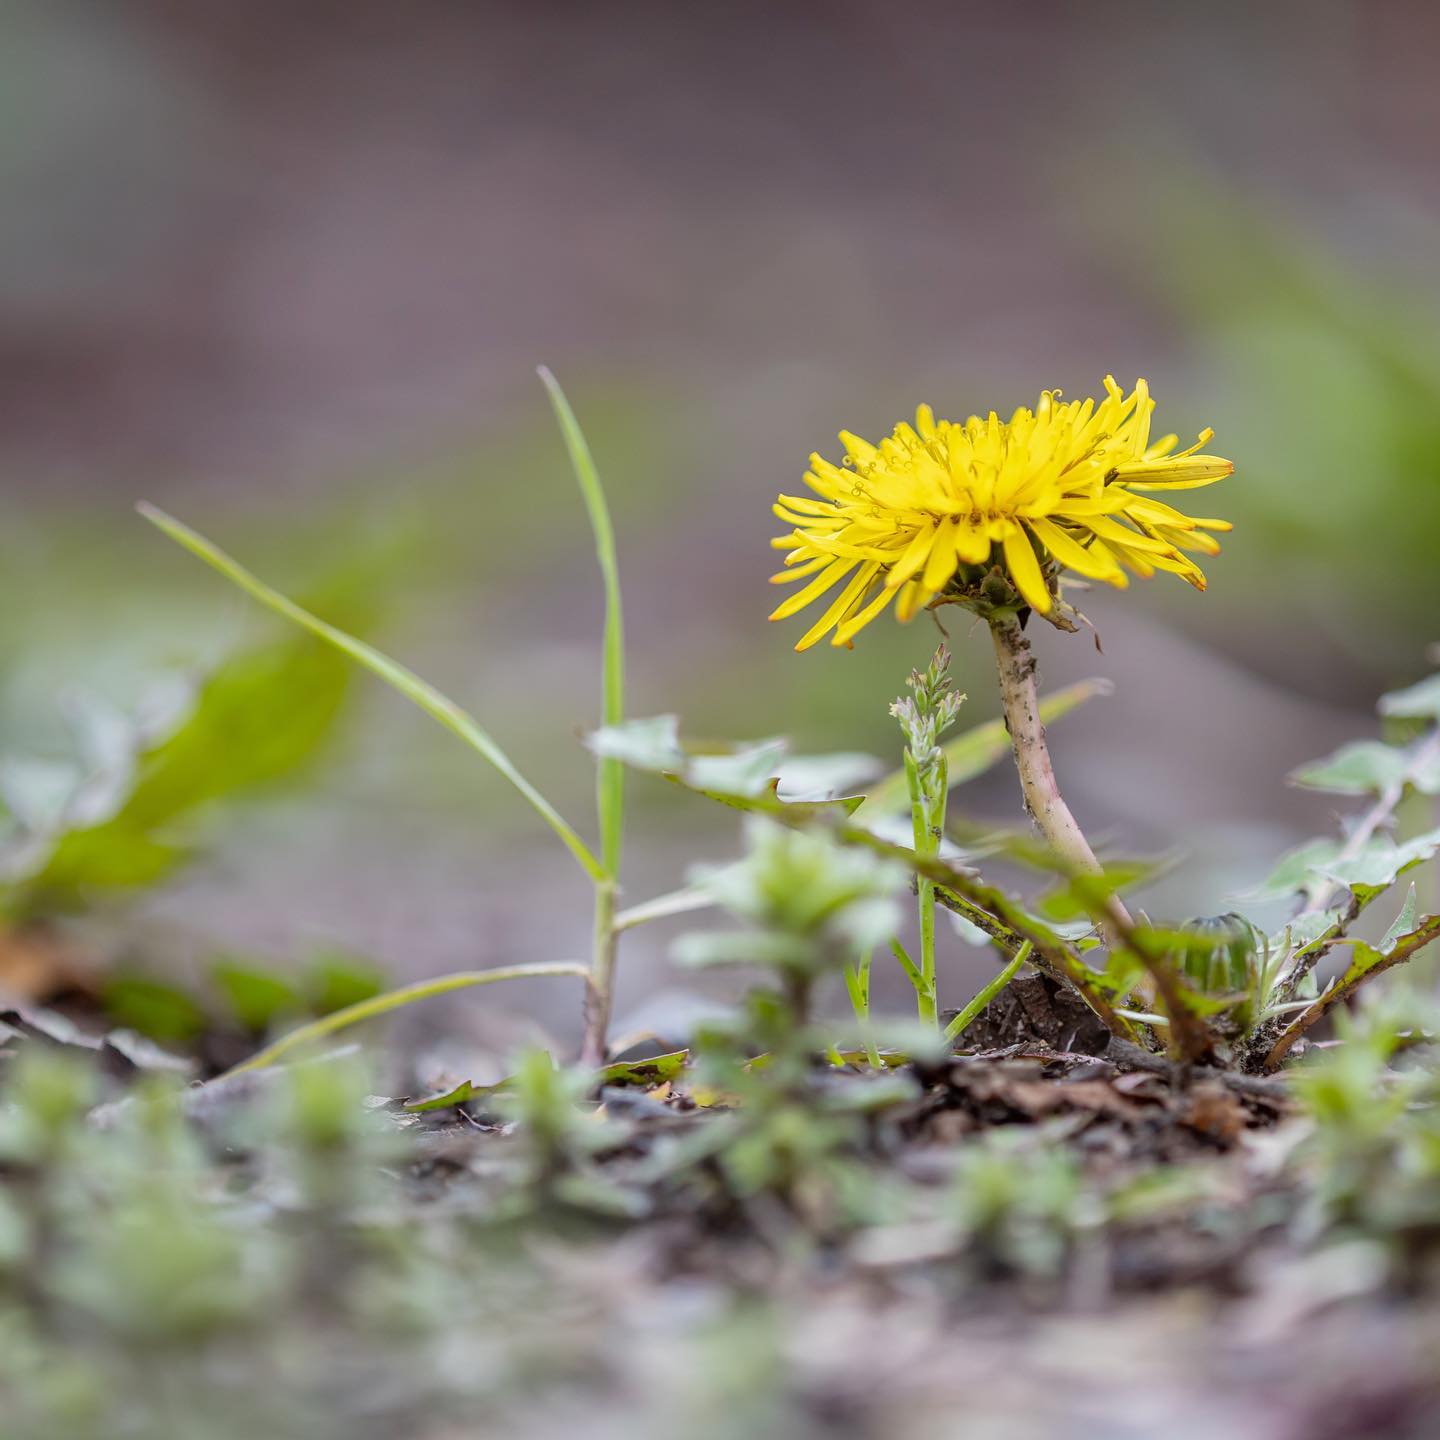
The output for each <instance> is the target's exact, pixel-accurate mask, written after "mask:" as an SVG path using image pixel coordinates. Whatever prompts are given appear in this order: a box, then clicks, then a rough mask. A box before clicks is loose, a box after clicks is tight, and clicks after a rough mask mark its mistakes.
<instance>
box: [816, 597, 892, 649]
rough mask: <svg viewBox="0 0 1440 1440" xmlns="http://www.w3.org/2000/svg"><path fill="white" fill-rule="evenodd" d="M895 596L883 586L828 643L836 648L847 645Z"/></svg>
mask: <svg viewBox="0 0 1440 1440" xmlns="http://www.w3.org/2000/svg"><path fill="white" fill-rule="evenodd" d="M894 598H895V592H894V591H893V590H887V589H885V588H884V587H883V586H882V587H881V590H880V593H879V594H878V595H877V596H876V597H875V598H874V599H873V600H872V601H871V602H870V603H869V604H868V605H867V606H865V608H864V609H863V610H857V611H856V612H855V614H853V615H852V616H851V617H850V618H849V619H848V620H847V621H845V623H844V624H843V625H841V626H840V628H839V629H838V630H836V632H835V635H834V637H833V638H832V639H831V641H830V643H831V644H832V645H834V646H836V647H837V648H842V649H843V648H844V647H845V646H846V645H848V644H849V643H850V642H851V641H852V640H853V639H854V638H855V636H856V635H857V634H859V632H860V631H861V630H863V629H864V628H865V627H866V626H867V625H868V624H869V623H870V622H871V621H872V620H873V619H874V618H875V617H876V616H877V615H878V614H879V613H880V612H881V611H882V610H883V609H884V608H885V607H886V606H887V605H888V604H889V603H890V602H891V600H893V599H894Z"/></svg>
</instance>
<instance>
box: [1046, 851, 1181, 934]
mask: <svg viewBox="0 0 1440 1440" xmlns="http://www.w3.org/2000/svg"><path fill="white" fill-rule="evenodd" d="M1159 869H1160V865H1159V863H1158V862H1156V861H1153V860H1112V861H1110V862H1108V863H1107V864H1105V865H1104V866H1103V867H1102V877H1103V878H1102V877H1093V876H1086V877H1084V879H1083V881H1082V882H1071V883H1069V884H1065V885H1060V886H1057V887H1056V888H1055V889H1054V890H1051V891H1049V892H1048V893H1047V894H1045V895H1042V896H1041V897H1040V899H1039V901H1038V902H1037V904H1036V909H1037V911H1038V913H1039V914H1040V915H1042V916H1044V918H1045V919H1047V920H1051V921H1054V920H1086V921H1087V924H1088V922H1089V917H1090V915H1091V914H1092V911H1093V908H1094V902H1095V887H1096V885H1097V884H1099V885H1102V886H1103V887H1104V888H1105V889H1108V890H1111V891H1116V890H1133V889H1134V888H1136V887H1137V886H1139V885H1141V884H1142V883H1143V882H1145V881H1147V880H1151V879H1153V878H1154V877H1155V874H1156V872H1157V871H1158V870H1159Z"/></svg>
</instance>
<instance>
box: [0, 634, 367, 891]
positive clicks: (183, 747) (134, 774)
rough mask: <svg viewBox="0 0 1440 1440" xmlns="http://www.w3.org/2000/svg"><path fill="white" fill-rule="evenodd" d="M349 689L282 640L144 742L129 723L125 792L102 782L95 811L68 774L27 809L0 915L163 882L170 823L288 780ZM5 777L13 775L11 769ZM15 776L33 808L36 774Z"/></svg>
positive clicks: (171, 857)
mask: <svg viewBox="0 0 1440 1440" xmlns="http://www.w3.org/2000/svg"><path fill="white" fill-rule="evenodd" d="M349 680H350V674H349V670H348V667H347V666H346V665H345V663H344V661H343V660H342V659H341V658H340V657H339V656H337V655H335V654H333V653H332V652H329V651H328V650H327V648H326V647H325V646H324V645H322V644H320V643H319V642H318V641H316V640H314V639H312V638H311V637H309V636H298V637H290V636H286V637H285V638H284V639H283V640H280V641H277V642H272V643H270V644H267V645H263V646H259V647H255V648H252V649H248V650H244V651H241V652H239V653H237V654H236V655H234V656H232V657H230V658H229V659H227V660H224V661H222V662H221V664H220V665H219V666H218V667H217V668H216V669H215V670H214V671H213V672H212V673H211V674H210V675H209V676H208V677H207V678H206V679H205V680H203V681H202V682H201V683H200V684H199V686H198V687H196V688H195V689H194V690H193V691H192V696H191V700H190V704H189V706H188V708H186V709H184V710H183V711H181V712H180V713H178V714H174V715H172V716H171V725H172V727H173V728H170V729H168V730H167V731H166V732H165V733H163V734H160V735H154V734H147V733H146V732H145V730H144V728H143V727H142V726H140V725H139V724H136V723H133V722H132V723H131V727H130V732H129V746H130V753H129V757H128V760H127V761H126V762H125V770H124V773H123V777H122V780H123V783H107V786H106V791H107V797H108V798H107V800H106V803H105V805H104V806H103V807H100V806H97V805H96V804H95V797H96V793H97V792H96V789H95V784H94V776H93V775H92V776H89V777H85V776H81V775H80V773H79V772H78V771H74V770H72V771H71V774H72V776H74V777H75V779H74V781H73V783H72V785H71V788H70V791H69V793H68V795H67V796H66V797H64V798H63V800H62V801H61V802H60V803H59V804H55V803H53V799H52V800H51V801H47V803H46V806H45V808H44V809H43V811H42V809H41V808H40V807H39V805H38V802H37V804H36V805H32V806H31V807H30V808H29V812H28V815H27V816H26V820H27V830H28V833H27V834H26V835H24V836H23V837H22V839H21V841H20V842H15V841H12V842H11V846H10V849H11V854H12V863H11V865H10V867H8V868H9V873H8V874H6V875H5V878H4V881H3V882H0V911H4V912H6V913H9V914H11V915H24V916H33V915H37V914H43V913H47V912H52V911H63V910H71V909H77V908H81V907H83V906H84V905H85V904H86V903H87V902H88V901H89V900H90V899H91V898H92V896H93V895H94V894H95V893H97V892H103V891H107V890H120V889H133V888H138V887H142V886H147V885H152V884H154V883H156V882H157V881H159V880H162V879H163V878H164V877H165V876H166V875H167V874H168V873H169V872H170V871H171V870H173V869H174V868H175V866H177V865H178V864H180V863H181V862H182V861H183V860H184V859H185V858H186V857H187V856H188V854H189V853H190V843H189V836H188V835H186V834H184V833H182V831H181V830H180V828H179V822H181V821H183V820H187V819H189V818H190V817H191V816H192V815H193V814H194V813H195V812H197V811H199V810H200V809H201V808H202V807H204V806H205V805H207V804H211V803H213V802H215V801H218V800H221V799H223V798H226V797H229V796H233V795H235V794H237V793H240V792H243V791H247V790H253V789H256V788H259V787H261V786H263V785H265V784H268V783H272V782H275V781H278V780H281V779H283V778H286V777H288V776H291V775H294V774H296V773H298V772H299V771H300V770H302V769H303V768H304V766H305V765H307V764H308V763H309V762H311V761H312V760H313V759H314V758H315V756H316V755H317V754H318V753H319V751H320V748H321V747H322V745H323V744H324V742H325V741H326V740H327V739H328V738H329V736H330V734H331V733H332V731H333V728H334V724H335V720H336V718H337V716H338V714H339V711H340V707H341V704H342V702H343V700H344V698H345V694H346V690H347V688H348V685H349ZM110 743H111V744H112V747H113V749H112V760H114V759H115V757H116V756H117V755H118V754H120V753H121V747H119V745H118V744H117V743H116V741H115V739H114V737H113V735H112V736H111V737H110ZM116 763H118V761H117V762H116ZM52 768H53V767H52ZM7 770H8V771H9V773H11V774H12V775H14V774H15V773H17V772H16V767H15V766H14V765H13V764H12V765H11V766H9V767H7ZM18 773H19V774H20V775H22V776H24V775H26V774H29V776H30V778H29V780H28V781H26V782H25V784H26V786H27V787H28V789H27V793H28V794H29V795H30V796H31V798H32V799H34V798H35V795H36V793H37V787H38V782H37V781H36V779H35V774H36V773H38V772H35V771H34V768H33V767H30V768H29V769H26V768H23V767H22V769H21V770H20V771H19V772H18ZM98 809H103V810H104V811H107V812H108V813H96V811H97V810H98ZM17 854H18V855H19V857H20V859H19V861H18V863H17V862H16V861H15V859H14V857H15V856H16V855H17Z"/></svg>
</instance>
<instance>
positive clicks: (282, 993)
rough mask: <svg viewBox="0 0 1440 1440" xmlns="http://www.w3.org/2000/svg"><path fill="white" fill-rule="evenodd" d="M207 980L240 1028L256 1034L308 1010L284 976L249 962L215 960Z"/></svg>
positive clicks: (297, 992)
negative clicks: (221, 998)
mask: <svg viewBox="0 0 1440 1440" xmlns="http://www.w3.org/2000/svg"><path fill="white" fill-rule="evenodd" d="M210 978H211V979H212V980H213V981H214V982H215V986H216V988H217V989H218V990H219V991H220V993H221V995H222V996H224V998H225V1003H226V1005H227V1006H228V1007H229V1009H230V1013H231V1014H232V1015H233V1016H234V1017H235V1019H236V1020H237V1021H238V1022H239V1024H240V1025H241V1027H242V1028H243V1029H246V1030H249V1031H251V1032H252V1033H254V1034H257V1035H258V1034H262V1033H263V1032H264V1031H266V1030H269V1029H270V1028H271V1027H272V1026H273V1025H274V1024H275V1023H276V1022H277V1021H278V1020H281V1019H285V1018H289V1017H293V1016H295V1015H299V1014H303V1013H304V1012H305V1010H306V1009H307V1008H308V1007H307V1006H306V1004H305V1001H304V1000H303V999H302V997H301V995H300V992H299V991H298V990H297V989H296V988H295V986H294V985H293V984H291V982H290V981H289V980H287V979H286V978H285V977H284V976H283V975H279V974H277V973H276V972H275V971H273V970H271V969H268V968H267V967H265V966H263V965H256V964H253V963H252V962H250V961H241V960H217V961H216V962H215V963H214V964H212V965H211V967H210Z"/></svg>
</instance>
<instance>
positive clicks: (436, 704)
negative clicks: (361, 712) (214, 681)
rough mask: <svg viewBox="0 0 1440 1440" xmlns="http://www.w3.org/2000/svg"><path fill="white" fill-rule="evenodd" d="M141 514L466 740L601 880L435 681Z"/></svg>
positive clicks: (584, 849) (170, 525) (599, 870)
mask: <svg viewBox="0 0 1440 1440" xmlns="http://www.w3.org/2000/svg"><path fill="white" fill-rule="evenodd" d="M138 508H139V511H140V513H141V514H142V515H143V516H144V517H145V518H146V519H147V520H148V521H150V523H151V524H152V525H154V526H155V527H156V529H158V530H160V531H161V532H163V533H164V534H165V535H167V536H169V538H170V539H172V540H173V541H175V543H176V544H177V545H179V546H181V547H182V548H183V549H186V550H188V551H189V552H190V553H191V554H192V555H194V556H195V557H196V558H197V559H199V560H203V561H204V562H205V563H206V564H207V565H209V566H210V567H211V569H213V570H215V571H217V572H218V573H219V574H221V575H223V576H224V577H225V578H226V579H227V580H229V581H230V582H231V583H232V584H233V585H236V586H238V587H239V588H240V589H241V590H243V591H244V592H245V593H246V594H247V595H249V596H250V597H251V598H252V599H254V600H258V601H259V602H260V604H262V605H264V606H265V607H266V608H267V609H269V610H272V611H274V612H275V614H277V615H280V616H283V617H284V618H285V619H286V620H289V621H290V622H291V623H292V624H295V625H298V626H299V627H300V628H301V629H302V630H305V631H308V632H309V633H310V634H311V635H313V636H315V637H317V638H318V639H319V640H321V641H322V642H323V643H324V644H326V645H329V646H332V647H333V648H334V649H335V650H337V651H339V652H340V653H341V654H342V655H347V656H349V658H350V659H351V660H353V661H355V663H356V664H357V665H360V666H362V667H364V668H365V669H366V670H368V671H369V672H370V673H371V674H372V675H374V676H376V677H377V678H379V679H381V680H383V681H384V682H385V683H386V684H387V685H389V686H390V688H391V689H392V690H395V691H397V692H398V693H399V694H401V695H403V696H404V697H405V698H406V699H407V700H409V701H410V702H411V704H413V705H415V706H416V707H417V708H418V709H420V710H423V711H424V712H425V713H426V714H427V715H429V716H430V718H431V719H432V720H434V721H435V722H436V723H437V724H440V725H443V726H444V727H445V729H447V730H449V731H450V733H451V734H452V735H454V736H456V737H457V738H458V739H460V740H462V741H464V743H465V744H466V745H468V746H469V747H470V748H471V749H472V750H474V751H475V752H476V753H477V754H479V755H480V756H482V757H483V758H484V759H485V760H486V761H487V762H488V763H489V764H490V765H491V766H493V767H494V768H495V769H496V770H498V771H499V772H500V774H501V775H503V776H504V777H505V779H506V780H508V781H509V782H510V784H511V785H513V786H514V787H515V789H516V790H518V791H519V792H520V793H521V795H523V796H524V797H525V799H526V800H527V801H529V803H530V806H531V808H532V809H533V810H534V811H535V812H536V814H538V815H539V816H540V818H541V819H542V820H544V821H545V823H546V824H547V825H549V827H550V828H551V830H552V831H553V832H554V833H555V835H556V836H557V837H558V838H559V839H560V842H561V843H562V844H563V845H564V846H565V848H566V849H567V850H568V851H569V852H570V854H571V855H572V856H573V857H574V858H575V860H576V862H577V863H578V864H579V865H580V867H581V868H582V869H583V870H584V871H585V873H586V874H587V875H589V876H590V878H591V879H592V880H603V879H604V878H605V869H604V866H603V865H602V864H601V862H600V861H599V860H598V859H596V857H595V856H594V855H593V854H592V853H591V851H590V848H589V846H587V845H586V844H585V842H584V841H583V840H582V839H581V838H580V836H579V835H578V834H577V833H576V832H575V830H574V829H573V827H572V826H571V825H570V824H569V822H568V821H566V819H565V818H564V817H563V816H562V815H561V814H560V812H559V811H558V810H556V809H555V807H554V806H553V805H551V803H550V802H549V801H548V800H547V799H546V798H545V797H544V796H543V795H542V794H541V793H540V792H539V791H538V790H537V789H536V788H535V787H534V785H532V784H531V783H530V781H529V780H527V779H526V778H525V777H524V775H522V774H521V773H520V771H519V770H517V769H516V768H515V766H514V764H513V763H512V762H511V760H510V757H509V756H508V755H506V754H505V752H504V751H503V750H501V748H500V747H499V746H498V745H497V744H496V743H495V741H494V740H493V739H491V737H490V735H489V734H488V733H487V731H486V730H485V729H484V727H483V726H482V725H481V724H480V722H479V721H478V720H476V719H475V717H474V716H473V715H471V714H470V713H469V712H468V711H466V710H464V709H462V708H461V707H460V706H459V705H457V704H456V703H455V702H454V701H453V700H452V699H450V697H449V696H448V695H444V694H442V693H441V692H440V691H439V690H437V689H436V688H435V687H434V686H433V685H431V684H429V683H428V682H427V681H424V680H422V679H421V678H420V677H419V676H418V675H417V674H415V672H414V671H413V670H410V669H408V668H407V667H406V666H404V665H401V664H399V663H398V662H397V661H395V660H392V659H391V658H390V657H389V656H388V655H386V654H385V653H384V652H383V651H380V650H377V649H376V648H375V647H374V646H373V645H367V644H366V643H365V642H364V641H363V640H359V639H357V638H356V637H355V636H354V635H350V634H347V633H346V632H345V631H344V630H341V629H339V628H338V627H337V626H335V625H331V624H330V623H329V622H328V621H325V620H321V619H320V618H319V617H318V616H316V615H312V614H311V613H310V612H309V611H308V610H306V609H305V608H304V607H303V606H301V605H297V604H296V603H295V601H293V600H292V599H290V597H289V596H288V595H282V594H281V593H280V591H278V590H276V589H275V588H274V587H273V586H270V585H267V584H266V583H265V582H264V581H263V580H261V579H260V578H259V576H257V575H252V574H251V573H250V571H248V570H247V569H246V568H245V567H244V566H243V565H241V564H240V562H239V561H238V560H235V559H234V558H233V557H231V556H229V555H227V554H226V553H225V552H224V551H223V550H221V549H220V548H219V546H217V545H214V544H212V543H211V542H210V541H209V540H207V539H206V538H205V537H204V536H203V535H201V534H200V533H199V532H198V531H195V530H192V529H191V528H190V527H189V526H188V525H185V524H182V523H181V522H180V521H179V520H176V519H175V518H174V517H173V516H171V515H167V514H165V512H164V511H163V510H157V509H156V508H155V507H154V506H153V505H146V504H142V505H140V506H139V507H138Z"/></svg>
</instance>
